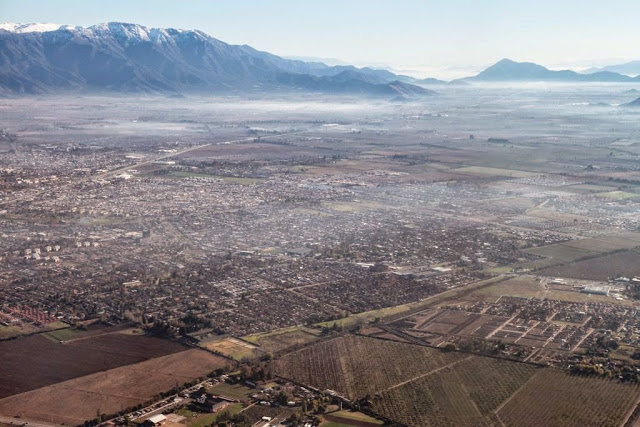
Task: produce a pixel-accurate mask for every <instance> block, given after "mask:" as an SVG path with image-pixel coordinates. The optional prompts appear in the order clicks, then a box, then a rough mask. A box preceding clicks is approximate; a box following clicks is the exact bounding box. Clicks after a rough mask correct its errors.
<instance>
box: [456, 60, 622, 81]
mask: <svg viewBox="0 0 640 427" xmlns="http://www.w3.org/2000/svg"><path fill="white" fill-rule="evenodd" d="M464 80H471V81H485V82H498V81H559V82H632V81H634V79H632V78H631V77H629V76H623V75H620V74H617V73H612V72H610V71H601V72H597V73H593V74H580V73H576V72H575V71H571V70H562V71H553V70H549V69H548V68H545V67H543V66H542V65H538V64H534V63H532V62H515V61H512V60H510V59H503V60H501V61H498V62H497V63H495V64H494V65H492V66H490V67H489V68H487V69H486V70H484V71H482V72H480V73H479V74H478V75H476V76H474V77H469V78H466V79H464Z"/></svg>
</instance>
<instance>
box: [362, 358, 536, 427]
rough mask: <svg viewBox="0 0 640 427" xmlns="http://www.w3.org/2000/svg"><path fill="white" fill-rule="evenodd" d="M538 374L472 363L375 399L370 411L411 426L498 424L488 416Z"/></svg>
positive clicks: (515, 366)
mask: <svg viewBox="0 0 640 427" xmlns="http://www.w3.org/2000/svg"><path fill="white" fill-rule="evenodd" d="M538 370H539V369H538V368H536V367H535V366H532V365H526V364H522V363H515V362H509V361H504V360H496V359H491V358H485V357H473V358H471V359H466V360H463V361H461V362H460V363H458V364H456V365H454V366H452V367H450V368H447V369H445V370H442V371H440V372H437V373H434V374H432V375H428V376H426V377H423V378H421V379H418V380H416V381H412V382H410V383H407V384H405V385H403V386H401V387H398V388H394V389H391V390H388V391H386V392H384V393H381V394H380V395H379V396H376V397H375V398H374V402H373V403H374V410H375V411H376V412H378V413H380V414H381V415H385V416H387V417H389V418H391V419H394V420H396V421H399V422H402V423H404V424H407V425H411V426H448V425H451V426H479V425H494V424H496V423H499V422H498V421H497V419H496V418H495V415H493V411H494V410H495V409H496V408H498V406H499V405H500V404H501V403H502V402H503V401H505V400H506V399H507V398H508V397H509V396H510V395H511V394H513V393H514V392H515V391H516V390H517V389H518V388H519V387H520V386H522V384H524V383H525V382H526V381H527V380H528V379H529V378H531V376H533V375H534V374H535V372H537V371H538Z"/></svg>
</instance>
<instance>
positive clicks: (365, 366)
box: [276, 335, 467, 398]
mask: <svg viewBox="0 0 640 427" xmlns="http://www.w3.org/2000/svg"><path fill="white" fill-rule="evenodd" d="M464 357H467V355H465V354H461V353H447V352H444V351H441V350H438V349H434V348H429V347H421V346H416V345H413V344H405V343H400V342H392V341H387V340H380V339H375V338H368V337H359V336H352V335H350V336H346V337H341V338H337V339H334V340H330V341H325V342H322V343H319V344H316V345H312V346H310V347H306V348H304V349H302V350H299V351H296V352H293V353H289V354H287V355H285V356H283V357H282V358H280V359H278V360H277V361H276V373H277V374H278V375H280V376H282V377H285V378H289V379H292V380H294V381H297V382H300V383H303V384H309V385H312V386H314V387H317V388H320V389H331V390H335V391H338V392H340V393H343V394H345V395H347V396H349V397H351V398H358V397H363V396H365V395H367V394H369V395H373V394H375V393H376V392H379V391H381V390H384V389H387V388H389V387H392V386H394V385H397V384H399V383H401V382H404V381H408V380H410V379H412V378H414V377H417V376H420V375H423V374H424V373H426V372H429V371H432V370H434V369H437V368H440V367H442V366H445V365H448V364H451V363H453V362H457V361H459V360H461V359H463V358H464Z"/></svg>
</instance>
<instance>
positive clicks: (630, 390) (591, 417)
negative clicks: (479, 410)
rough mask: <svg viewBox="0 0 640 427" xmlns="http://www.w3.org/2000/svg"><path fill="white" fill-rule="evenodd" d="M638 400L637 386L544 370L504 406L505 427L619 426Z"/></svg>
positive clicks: (501, 414) (499, 414) (500, 411)
mask: <svg viewBox="0 0 640 427" xmlns="http://www.w3.org/2000/svg"><path fill="white" fill-rule="evenodd" d="M638 397H640V385H637V384H633V385H632V384H624V383H620V382H617V381H615V380H609V379H600V378H593V377H580V376H574V375H570V374H567V373H565V372H563V371H559V370H554V369H543V370H541V371H540V372H539V373H538V374H537V375H536V376H534V377H533V378H532V379H531V381H529V382H528V383H527V384H526V385H525V386H524V387H523V388H522V389H521V390H519V391H518V392H517V393H515V394H514V396H513V397H512V398H511V400H509V401H508V402H507V404H505V405H504V407H502V408H501V409H500V410H499V411H498V416H499V417H500V419H501V420H502V421H503V423H504V424H505V425H507V426H518V427H520V426H523V427H526V426H532V427H533V426H576V427H578V426H581V427H583V426H593V427H596V426H601V427H604V426H612V427H613V426H619V425H621V424H622V423H623V422H624V421H625V420H624V419H625V417H626V414H628V413H629V411H631V410H633V407H634V404H635V402H636V401H637V399H638Z"/></svg>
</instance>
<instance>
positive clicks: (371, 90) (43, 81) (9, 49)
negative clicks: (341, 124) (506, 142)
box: [0, 22, 434, 97]
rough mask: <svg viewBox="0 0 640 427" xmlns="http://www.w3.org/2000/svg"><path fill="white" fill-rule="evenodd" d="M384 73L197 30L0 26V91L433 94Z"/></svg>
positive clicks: (111, 25)
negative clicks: (270, 49)
mask: <svg viewBox="0 0 640 427" xmlns="http://www.w3.org/2000/svg"><path fill="white" fill-rule="evenodd" d="M400 80H401V76H397V75H395V74H393V73H391V72H389V71H386V70H377V69H372V68H356V67H353V66H333V67H332V66H328V65H325V64H322V63H317V62H304V61H297V60H289V59H284V58H281V57H279V56H276V55H272V54H269V53H267V52H261V51H258V50H256V49H253V48H252V47H250V46H246V45H243V46H238V45H230V44H227V43H224V42H222V41H220V40H217V39H215V38H213V37H211V36H209V35H207V34H205V33H203V32H202V31H198V30H177V29H172V28H167V29H162V28H147V27H144V26H142V25H137V24H128V23H120V22H110V23H105V24H100V25H94V26H91V27H71V26H55V25H52V24H24V25H23V24H0V92H4V93H12V94H15V93H51V92H61V91H116V92H141V93H227V92H239V91H241V92H264V91H296V90H298V91H316V92H322V93H332V94H362V95H378V96H393V97H397V96H402V97H415V96H425V95H432V94H434V92H433V91H430V90H428V89H425V88H422V87H420V86H417V85H413V84H410V83H408V82H407V81H406V80H407V79H404V80H405V81H400Z"/></svg>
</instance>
